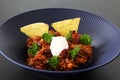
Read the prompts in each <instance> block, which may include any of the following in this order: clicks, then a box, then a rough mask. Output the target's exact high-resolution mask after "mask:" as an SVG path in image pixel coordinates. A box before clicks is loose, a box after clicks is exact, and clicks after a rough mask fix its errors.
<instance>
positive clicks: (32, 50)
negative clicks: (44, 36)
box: [28, 43, 40, 56]
mask: <svg viewBox="0 0 120 80" xmlns="http://www.w3.org/2000/svg"><path fill="white" fill-rule="evenodd" d="M39 49H40V47H39V45H37V44H36V43H32V45H31V46H30V47H29V48H28V54H31V55H32V56H34V55H35V54H36V53H37V51H38V50H39Z"/></svg>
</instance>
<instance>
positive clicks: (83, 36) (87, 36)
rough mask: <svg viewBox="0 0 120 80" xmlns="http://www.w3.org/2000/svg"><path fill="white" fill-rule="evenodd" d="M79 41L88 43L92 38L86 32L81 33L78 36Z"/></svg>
mask: <svg viewBox="0 0 120 80" xmlns="http://www.w3.org/2000/svg"><path fill="white" fill-rule="evenodd" d="M80 42H81V43H82V44H87V45H90V44H91V42H92V38H91V36H89V35H88V34H83V35H82V36H81V37H80Z"/></svg>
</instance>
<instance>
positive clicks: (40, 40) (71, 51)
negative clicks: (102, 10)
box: [20, 18, 92, 71]
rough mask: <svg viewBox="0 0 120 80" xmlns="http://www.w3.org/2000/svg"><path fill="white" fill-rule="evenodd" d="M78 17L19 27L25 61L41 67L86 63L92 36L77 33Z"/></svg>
mask: <svg viewBox="0 0 120 80" xmlns="http://www.w3.org/2000/svg"><path fill="white" fill-rule="evenodd" d="M79 23H80V18H73V19H66V20H62V21H58V22H54V23H52V24H51V26H52V27H53V28H54V29H55V30H49V26H48V24H46V23H43V22H42V23H41V22H39V23H33V24H29V25H26V26H24V27H21V28H20V30H21V32H23V33H25V34H26V35H27V36H28V37H29V38H28V39H27V48H28V50H27V55H28V57H27V64H28V65H29V66H31V67H33V68H37V69H43V70H57V71H69V70H73V69H76V68H78V67H80V66H83V65H87V62H88V61H89V60H90V59H91V58H92V45H91V43H92V38H91V36H90V35H88V34H80V33H78V32H77V31H78V27H79Z"/></svg>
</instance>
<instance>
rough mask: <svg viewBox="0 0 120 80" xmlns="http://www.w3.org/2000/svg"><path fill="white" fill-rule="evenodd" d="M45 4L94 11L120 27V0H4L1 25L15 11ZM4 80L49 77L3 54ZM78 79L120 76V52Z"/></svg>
mask: <svg viewBox="0 0 120 80" xmlns="http://www.w3.org/2000/svg"><path fill="white" fill-rule="evenodd" d="M42 8H72V9H79V10H84V11H88V12H92V13H94V14H97V15H100V16H103V17H105V18H107V19H108V20H110V21H112V22H113V23H114V24H115V25H117V26H118V27H119V28H120V10H119V8H120V0H0V25H1V24H2V23H4V22H5V21H6V20H7V19H9V18H11V17H13V16H15V15H18V14H20V13H23V12H26V11H30V10H34V9H42ZM113 47H114V46H113ZM0 80H48V79H44V78H42V77H38V76H37V75H35V74H33V73H31V72H29V71H27V70H25V69H23V68H21V67H18V66H16V65H14V64H13V63H11V62H9V61H8V60H6V59H5V58H4V57H2V56H1V55H0ZM69 80H71V79H69ZM78 80H120V56H118V57H117V58H116V59H115V60H114V61H112V62H111V63H109V64H107V65H105V66H104V67H101V68H99V69H96V70H93V71H90V72H87V73H84V74H82V75H81V76H80V77H79V78H78Z"/></svg>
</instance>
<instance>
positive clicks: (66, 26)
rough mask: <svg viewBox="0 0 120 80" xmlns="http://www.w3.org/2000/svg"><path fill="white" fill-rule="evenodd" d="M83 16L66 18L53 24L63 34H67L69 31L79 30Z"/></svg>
mask: <svg viewBox="0 0 120 80" xmlns="http://www.w3.org/2000/svg"><path fill="white" fill-rule="evenodd" d="M80 19H81V18H73V19H66V20H62V21H58V22H54V23H52V24H51V26H52V27H53V28H54V29H55V30H56V31H57V32H59V33H60V34H61V35H62V36H66V35H67V34H68V33H69V31H73V30H75V31H76V32H77V31H78V27H79V23H80Z"/></svg>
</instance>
